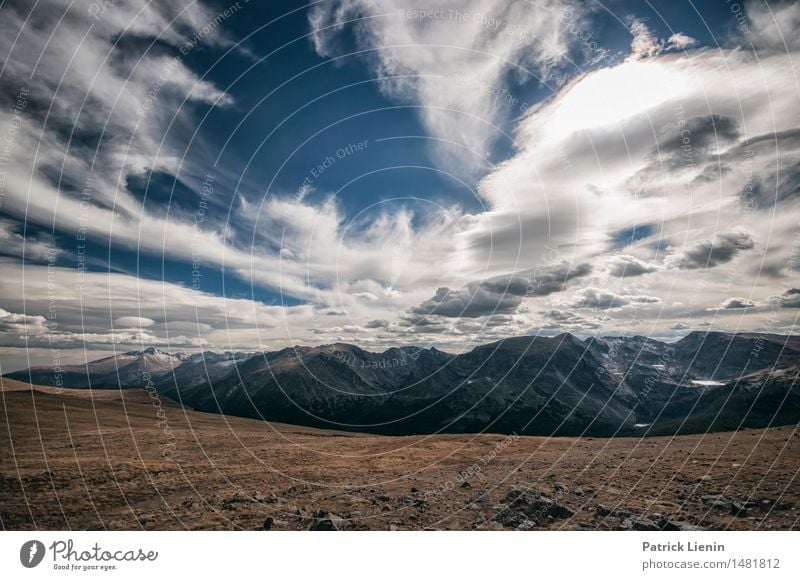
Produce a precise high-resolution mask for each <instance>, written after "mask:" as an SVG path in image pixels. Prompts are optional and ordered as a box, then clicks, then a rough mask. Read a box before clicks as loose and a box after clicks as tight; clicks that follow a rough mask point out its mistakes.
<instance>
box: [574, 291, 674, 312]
mask: <svg viewBox="0 0 800 580" xmlns="http://www.w3.org/2000/svg"><path fill="white" fill-rule="evenodd" d="M660 301H661V300H660V299H659V298H657V297H655V296H647V295H642V294H617V293H615V292H611V291H610V290H603V289H600V288H591V287H590V288H584V289H583V290H581V291H580V292H578V293H577V294H576V296H575V297H574V298H573V300H572V301H571V302H570V303H569V306H570V307H571V308H591V309H593V310H610V309H613V308H622V307H624V306H628V305H629V304H654V303H656V302H660Z"/></svg>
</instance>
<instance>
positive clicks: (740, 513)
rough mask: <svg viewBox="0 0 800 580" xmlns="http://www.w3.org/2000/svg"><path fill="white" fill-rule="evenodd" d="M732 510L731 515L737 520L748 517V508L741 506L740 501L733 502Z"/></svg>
mask: <svg viewBox="0 0 800 580" xmlns="http://www.w3.org/2000/svg"><path fill="white" fill-rule="evenodd" d="M730 510H731V515H732V516H735V517H737V518H744V517H747V515H748V513H747V508H746V507H745V506H744V505H742V504H740V503H739V502H738V501H732V502H731V507H730Z"/></svg>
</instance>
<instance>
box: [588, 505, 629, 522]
mask: <svg viewBox="0 0 800 580" xmlns="http://www.w3.org/2000/svg"><path fill="white" fill-rule="evenodd" d="M595 513H596V514H597V515H598V516H600V517H601V518H606V517H612V518H619V519H621V520H624V519H626V518H629V517H631V516H632V515H633V512H631V511H630V510H627V509H625V508H620V509H611V508H610V507H607V506H604V505H603V504H597V508H596V509H595Z"/></svg>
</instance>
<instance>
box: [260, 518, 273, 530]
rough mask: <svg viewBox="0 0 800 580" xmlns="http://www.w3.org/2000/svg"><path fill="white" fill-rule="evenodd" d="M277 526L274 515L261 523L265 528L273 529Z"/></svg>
mask: <svg viewBox="0 0 800 580" xmlns="http://www.w3.org/2000/svg"><path fill="white" fill-rule="evenodd" d="M274 526H275V520H274V519H273V518H272V516H270V517H268V518H267V519H265V520H264V523H263V524H262V525H261V528H262V529H264V530H271V529H272V528H273V527H274Z"/></svg>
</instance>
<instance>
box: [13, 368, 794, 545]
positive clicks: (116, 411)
mask: <svg viewBox="0 0 800 580" xmlns="http://www.w3.org/2000/svg"><path fill="white" fill-rule="evenodd" d="M0 405H2V412H0V423H2V424H1V425H0V525H2V527H3V528H5V529H34V528H39V529H105V528H107V529H257V528H261V527H262V525H263V522H264V521H265V520H266V519H267V518H272V526H273V529H307V528H308V527H309V525H310V523H311V522H312V521H314V517H313V516H314V514H315V513H317V512H319V511H320V510H323V511H325V512H329V513H330V514H333V515H332V516H331V518H332V520H333V521H334V523H335V525H336V526H338V527H340V528H343V529H373V530H385V529H395V528H397V529H465V530H469V529H509V527H516V524H515V523H514V522H513V518H508V517H507V516H508V513H509V511H510V510H509V509H508V507H507V505H508V504H507V503H504V497H505V495H506V494H507V493H508V491H509V490H510V489H512V488H513V487H514V486H517V485H524V486H526V487H527V486H532V487H534V488H536V489H538V490H541V491H542V492H543V493H544V494H546V495H547V496H549V497H550V498H552V499H554V500H556V501H557V502H558V503H560V504H563V505H565V506H568V507H569V508H570V509H572V510H573V511H574V512H575V515H573V516H572V517H569V518H564V519H551V518H548V517H543V518H541V519H539V520H536V521H534V522H533V524H534V525H535V526H536V527H539V528H549V529H619V528H627V527H630V525H631V519H634V520H635V519H636V518H637V517H638V516H639V515H641V516H642V517H646V518H648V519H649V520H652V521H658V520H659V519H661V518H666V519H669V520H670V521H673V522H678V523H681V524H692V525H699V526H702V527H705V528H711V529H791V528H795V529H797V527H798V525H799V524H798V516H799V515H800V512H798V510H797V508H798V507H800V498H799V497H798V496H800V485H798V479H797V475H798V469H800V438H798V436H797V434H796V429H795V428H792V427H779V428H773V429H762V430H748V431H741V432H738V433H716V434H711V435H706V436H699V435H690V436H680V437H674V438H672V437H658V438H648V439H625V438H617V439H591V438H585V439H573V438H557V439H550V438H543V437H518V438H509V437H506V436H502V435H436V436H415V437H381V436H373V435H360V434H348V433H341V432H334V431H323V430H316V429H307V428H302V427H295V426H290V425H282V424H270V423H265V422H260V421H254V420H249V419H242V418H236V417H223V416H219V415H212V414H206V413H199V412H196V411H192V410H188V409H184V408H182V407H180V406H179V405H177V404H175V403H173V402H170V401H166V400H161V401H159V400H157V399H154V398H153V397H151V395H150V393H148V392H147V391H145V390H140V389H134V390H127V391H82V390H65V391H63V392H60V391H58V390H57V389H54V388H51V387H38V386H36V387H32V386H31V385H28V384H25V383H19V382H16V381H10V380H6V379H3V380H2V390H1V391H0ZM159 409H160V411H159ZM464 482H466V483H464ZM709 494H722V495H724V496H725V497H726V498H728V499H731V500H736V501H745V500H750V501H751V502H753V503H752V507H751V508H750V509H748V510H747V513H746V514H740V515H739V516H734V515H731V513H730V510H728V509H722V508H719V507H716V508H715V507H711V506H710V505H709V501H708V498H706V501H705V502H704V501H703V500H702V499H701V496H703V495H709ZM598 504H602V505H603V506H605V507H608V508H610V509H617V510H618V511H619V510H623V511H624V510H628V511H629V512H630V516H626V515H624V514H623V515H622V517H614V516H611V517H602V516H601V515H598V513H597V506H598ZM601 510H602V508H601ZM500 522H503V524H501V523H500Z"/></svg>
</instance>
